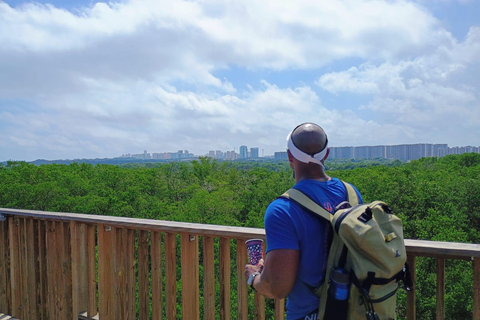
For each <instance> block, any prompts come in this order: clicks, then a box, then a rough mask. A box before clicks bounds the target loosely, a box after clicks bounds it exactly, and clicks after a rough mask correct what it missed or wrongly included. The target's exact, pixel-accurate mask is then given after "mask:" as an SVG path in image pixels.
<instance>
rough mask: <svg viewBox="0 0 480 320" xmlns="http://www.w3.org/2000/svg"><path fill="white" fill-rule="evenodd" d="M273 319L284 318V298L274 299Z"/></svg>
mask: <svg viewBox="0 0 480 320" xmlns="http://www.w3.org/2000/svg"><path fill="white" fill-rule="evenodd" d="M275 320H285V299H275Z"/></svg>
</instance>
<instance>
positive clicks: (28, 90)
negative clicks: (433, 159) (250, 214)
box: [0, 0, 480, 160]
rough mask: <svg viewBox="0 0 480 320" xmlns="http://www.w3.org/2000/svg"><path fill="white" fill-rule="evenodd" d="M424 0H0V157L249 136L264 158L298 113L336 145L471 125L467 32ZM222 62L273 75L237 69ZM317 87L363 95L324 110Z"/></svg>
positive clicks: (474, 50)
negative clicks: (314, 73) (312, 74)
mask: <svg viewBox="0 0 480 320" xmlns="http://www.w3.org/2000/svg"><path fill="white" fill-rule="evenodd" d="M0 1H1V0H0ZM422 5H424V4H422ZM422 5H420V4H417V3H415V2H411V1H382V0H369V1H366V0H346V1H316V2H312V1H307V0H299V1H296V2H291V1H287V0H278V1H254V0H243V1H234V0H232V1H223V0H222V1H220V0H213V1H173V2H172V1H158V0H137V1H125V2H118V3H102V2H98V3H95V4H93V5H92V6H90V7H84V8H79V9H77V10H75V11H67V10H65V9H60V8H55V7H53V6H51V5H41V4H27V5H23V6H19V7H16V8H11V7H10V6H9V5H8V4H6V3H4V2H0V43H1V44H2V45H1V46H0V70H1V72H0V125H2V127H3V128H4V130H3V131H2V132H1V133H0V135H1V137H2V139H0V140H2V141H0V160H3V159H5V158H8V157H9V156H2V155H1V153H2V152H3V153H4V154H7V153H8V154H12V155H13V154H22V151H21V149H22V148H27V149H28V150H30V151H28V152H31V153H32V157H35V156H34V155H33V153H34V152H35V154H41V153H42V152H45V150H51V155H52V156H51V157H69V156H68V155H67V154H68V152H71V153H72V154H73V155H72V156H71V157H73V156H76V155H81V154H82V153H91V154H93V155H95V156H102V155H103V156H113V155H118V154H121V153H126V152H132V153H133V152H137V151H138V150H139V151H138V152H140V151H143V150H144V149H145V148H148V149H152V150H151V151H176V150H178V149H179V148H182V149H189V150H191V151H194V152H196V153H201V152H206V151H207V150H206V149H207V148H210V146H211V148H221V149H225V150H227V149H233V148H235V147H237V148H238V146H239V145H241V144H246V143H248V144H252V146H259V147H262V148H263V147H265V148H268V150H267V151H268V152H269V153H273V151H278V150H283V149H284V136H286V134H287V133H288V131H289V130H291V128H293V127H294V126H295V125H297V124H299V123H301V122H304V121H314V122H318V123H320V124H322V125H324V126H325V129H326V130H327V132H328V133H329V135H330V136H331V140H332V141H335V145H342V144H344V145H345V144H356V145H358V144H365V143H366V142H368V141H372V142H373V141H380V139H385V140H388V141H392V142H404V141H398V139H402V138H403V136H404V135H407V136H411V137H412V139H415V137H417V138H418V137H422V135H425V137H428V134H425V132H426V131H427V129H426V128H427V127H432V126H439V127H441V126H443V127H445V126H446V125H448V123H446V120H444V119H448V121H450V122H452V123H453V124H455V125H457V126H458V124H459V123H460V122H462V121H463V123H466V124H467V129H469V128H474V127H475V126H478V124H479V113H478V110H477V109H478V89H477V88H478V87H479V84H480V83H479V80H478V79H479V78H478V72H480V63H479V59H480V58H479V57H480V45H479V43H480V28H479V27H472V28H470V32H469V33H468V35H467V37H466V38H465V39H464V40H463V41H461V42H458V40H456V39H455V38H454V37H453V36H452V35H451V34H450V33H449V32H448V31H447V30H445V29H444V28H443V27H442V25H441V24H440V23H439V20H438V19H437V18H436V17H434V15H433V14H432V13H431V12H429V11H427V9H426V7H424V6H422ZM344 61H348V62H345V63H344ZM351 61H353V62H351ZM332 62H334V63H335V64H332ZM346 63H349V64H346ZM320 68H324V69H320ZM231 69H232V70H233V71H230V70H231ZM236 69H240V70H242V72H244V73H245V74H248V75H250V74H255V72H257V73H258V74H262V72H264V73H265V74H267V75H268V74H269V73H270V72H272V73H275V74H278V77H279V78H282V79H278V81H277V80H276V79H271V78H268V81H259V80H258V79H257V78H255V77H252V79H253V80H250V79H248V77H245V78H247V80H243V79H242V80H239V78H241V76H239V75H238V74H236V72H235V70H236ZM299 70H300V71H306V72H309V71H310V70H333V71H329V72H328V73H326V74H324V75H321V76H320V77H319V79H318V81H316V85H317V86H315V85H314V84H315V83H310V82H308V80H304V79H302V80H301V81H297V82H294V81H293V80H292V81H291V82H289V81H286V80H285V78H288V77H290V76H293V77H299V76H298V74H301V73H298V74H297V73H296V72H297V71H299ZM219 71H224V72H222V76H218V77H217V76H216V74H218V73H219ZM283 72H285V73H283ZM304 74H305V73H304ZM260 78H261V76H260ZM264 79H265V78H264ZM242 81H245V82H248V83H250V85H251V86H250V87H247V88H249V89H248V90H246V91H244V90H245V89H243V86H242V85H238V83H242ZM252 81H254V82H252ZM299 83H302V84H299ZM318 86H319V87H320V88H322V89H323V90H319V91H318V92H317V90H318V88H319V87H318ZM324 90H325V91H328V92H330V93H334V94H335V97H336V98H337V99H341V98H342V97H344V96H348V95H349V94H352V93H353V94H354V95H359V96H361V97H362V99H363V100H362V103H357V102H355V101H353V100H350V101H349V103H346V104H345V105H344V106H342V107H341V108H338V107H333V105H335V103H332V101H331V100H326V99H324V95H323V94H324V93H325V91H324ZM327 98H328V99H330V97H327ZM369 99H370V101H368V100H369ZM360 105H362V106H360ZM453 109H454V110H456V111H452V110H453ZM392 119H393V120H392ZM467 129H465V130H467ZM405 132H408V134H405ZM435 132H437V133H438V131H435ZM464 132H465V131H460V133H459V134H463V133H464ZM472 132H475V133H476V132H478V130H472ZM399 137H400V138H399ZM427 142H428V141H427ZM36 146H37V147H36ZM49 146H50V147H49ZM69 150H70V151H69ZM106 150H108V152H109V154H106V152H107V151H106ZM135 150H137V151H135ZM7 151H8V152H7ZM62 154H63V156H61V155H62Z"/></svg>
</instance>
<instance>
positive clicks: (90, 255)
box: [86, 225, 98, 318]
mask: <svg viewBox="0 0 480 320" xmlns="http://www.w3.org/2000/svg"><path fill="white" fill-rule="evenodd" d="M95 233H96V227H95V226H94V225H87V231H86V237H87V274H88V285H87V292H88V298H87V299H88V307H87V317H90V318H91V317H93V316H95V315H97V312H98V311H97V258H96V256H97V255H96V248H97V246H96V243H95V238H96V237H95Z"/></svg>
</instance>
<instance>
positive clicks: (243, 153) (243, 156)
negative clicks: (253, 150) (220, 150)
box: [240, 146, 248, 159]
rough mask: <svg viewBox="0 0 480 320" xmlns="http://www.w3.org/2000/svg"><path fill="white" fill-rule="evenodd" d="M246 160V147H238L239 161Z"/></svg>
mask: <svg viewBox="0 0 480 320" xmlns="http://www.w3.org/2000/svg"><path fill="white" fill-rule="evenodd" d="M246 158H248V148H247V146H240V159H246Z"/></svg>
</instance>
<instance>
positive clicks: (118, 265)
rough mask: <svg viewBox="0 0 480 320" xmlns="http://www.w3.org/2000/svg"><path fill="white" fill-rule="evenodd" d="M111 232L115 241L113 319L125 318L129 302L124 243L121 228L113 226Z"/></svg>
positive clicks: (121, 319)
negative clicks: (113, 233)
mask: <svg viewBox="0 0 480 320" xmlns="http://www.w3.org/2000/svg"><path fill="white" fill-rule="evenodd" d="M112 232H115V233H116V235H115V239H114V240H113V241H115V243H114V244H113V253H112V254H113V255H114V257H113V261H114V264H113V268H114V270H113V301H114V303H113V305H114V309H115V310H114V312H113V313H114V314H115V319H117V320H125V319H127V318H126V310H127V308H128V303H129V302H130V301H129V300H128V297H127V292H126V291H127V290H126V285H127V284H126V282H127V281H126V273H125V265H126V261H125V260H126V259H125V244H124V242H123V240H124V232H126V230H125V229H123V228H114V229H113V230H112Z"/></svg>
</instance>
